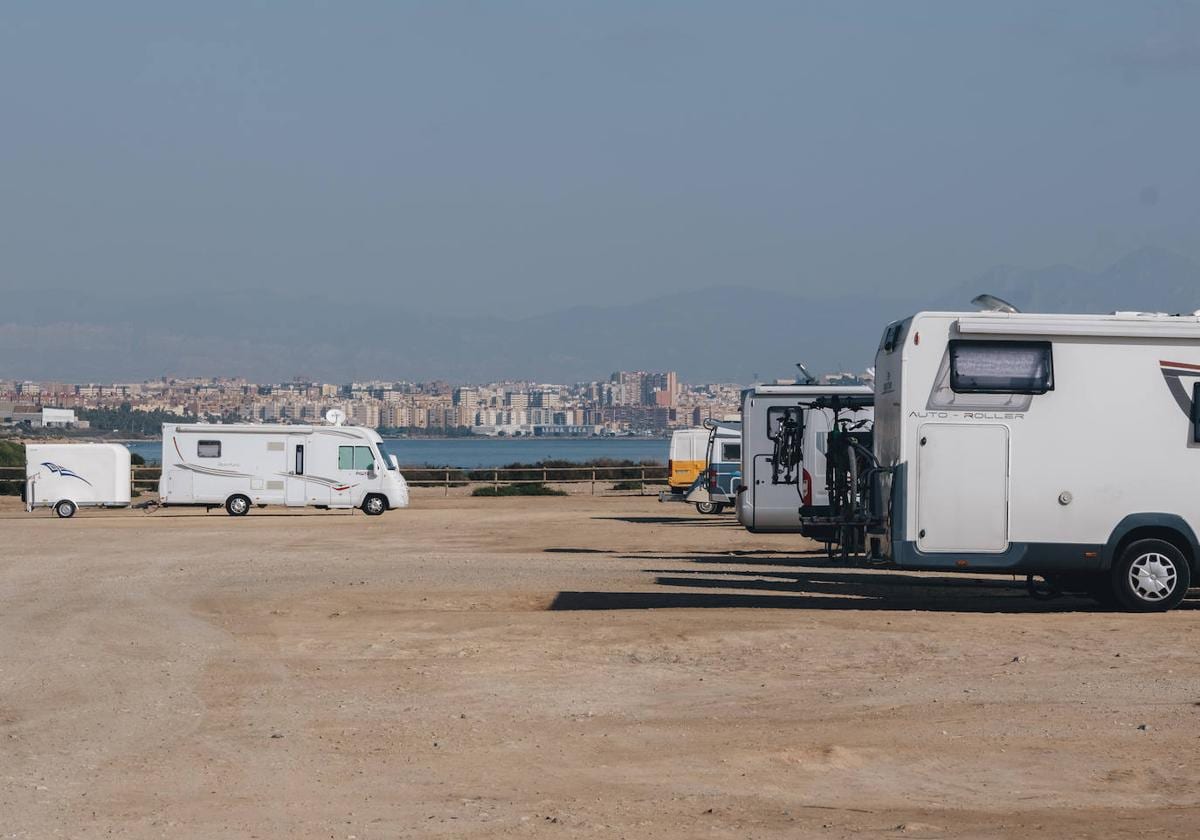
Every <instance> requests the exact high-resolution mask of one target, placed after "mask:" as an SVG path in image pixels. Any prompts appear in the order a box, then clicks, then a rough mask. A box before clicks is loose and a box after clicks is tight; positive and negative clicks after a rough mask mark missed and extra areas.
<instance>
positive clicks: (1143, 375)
mask: <svg viewBox="0 0 1200 840" xmlns="http://www.w3.org/2000/svg"><path fill="white" fill-rule="evenodd" d="M874 451H875V456H876V458H877V460H878V465H879V467H880V473H879V477H880V479H881V486H879V488H878V493H877V498H878V501H877V503H876V507H877V510H876V514H877V521H878V523H879V524H880V525H881V527H879V528H878V540H879V543H878V548H879V549H881V553H882V555H883V556H884V557H885V558H886V559H890V560H892V561H893V562H894V563H895V564H896V565H898V566H901V567H905V568H913V569H961V570H965V571H995V572H999V571H1003V572H1020V573H1023V574H1029V575H1039V576H1044V577H1045V579H1046V581H1047V582H1048V583H1049V585H1050V586H1051V587H1054V588H1057V589H1058V590H1061V591H1079V592H1088V593H1090V594H1092V595H1093V596H1095V597H1096V598H1098V599H1100V600H1102V601H1104V600H1110V601H1115V602H1117V603H1119V604H1120V605H1122V606H1124V607H1125V608H1127V609H1131V610H1144V611H1149V610H1165V609H1170V608H1171V607H1173V606H1175V605H1177V604H1178V603H1179V602H1180V600H1181V599H1182V598H1183V597H1184V595H1185V593H1186V590H1187V588H1188V586H1189V584H1190V582H1191V580H1192V578H1193V574H1194V569H1195V564H1196V562H1197V559H1198V558H1200V544H1198V543H1197V532H1198V531H1200V493H1197V480H1198V478H1200V317H1197V316H1195V315H1186V316H1168V315H1161V314H1145V313H1134V312H1118V313H1116V314H1113V315H1107V316H1102V315H1045V314H1025V313H1018V312H1013V311H1008V312H1005V311H987V312H921V313H918V314H917V315H914V316H912V317H911V318H906V319H904V320H902V321H896V322H895V323H893V324H890V325H889V326H888V327H887V329H886V330H885V332H884V334H883V338H882V341H881V342H880V345H879V351H878V355H877V357H876V383H875V439H874ZM1033 580H1034V579H1033V578H1032V577H1031V583H1032V581H1033Z"/></svg>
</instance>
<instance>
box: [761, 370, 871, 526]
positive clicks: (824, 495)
mask: <svg viewBox="0 0 1200 840" xmlns="http://www.w3.org/2000/svg"><path fill="white" fill-rule="evenodd" d="M873 402H874V391H873V390H872V388H871V387H870V386H869V385H799V384H796V385H755V386H754V387H753V388H747V389H746V390H744V391H742V489H741V491H740V492H739V493H738V497H737V515H738V521H739V522H740V523H741V524H742V525H743V526H744V527H745V528H746V529H747V530H748V531H752V532H754V533H799V534H804V535H805V536H809V537H812V538H813V539H819V540H821V541H824V542H829V541H830V539H829V538H828V537H829V535H828V534H827V533H825V531H824V530H821V529H820V527H819V526H815V525H814V526H811V527H809V528H806V527H805V522H804V520H805V518H809V519H813V518H817V517H827V516H828V515H829V512H830V510H829V482H828V481H827V478H826V474H825V444H826V441H827V439H828V437H829V432H830V431H831V430H832V429H833V424H834V419H835V417H841V418H849V419H851V420H853V421H854V422H855V424H858V423H860V422H861V423H863V424H864V426H863V428H869V427H870V424H871V421H872V420H873V419H874V414H875V413H874V410H873V409H872V407H871V406H872V403H873ZM825 530H828V529H825Z"/></svg>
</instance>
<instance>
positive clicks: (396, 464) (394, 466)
mask: <svg viewBox="0 0 1200 840" xmlns="http://www.w3.org/2000/svg"><path fill="white" fill-rule="evenodd" d="M388 460H389V461H391V462H392V469H394V470H399V469H400V462H399V461H397V460H396V456H395V455H388Z"/></svg>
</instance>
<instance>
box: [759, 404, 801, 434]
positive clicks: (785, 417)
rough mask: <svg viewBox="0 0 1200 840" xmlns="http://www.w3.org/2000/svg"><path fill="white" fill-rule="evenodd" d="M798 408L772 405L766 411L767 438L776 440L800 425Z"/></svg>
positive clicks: (799, 410)
mask: <svg viewBox="0 0 1200 840" xmlns="http://www.w3.org/2000/svg"><path fill="white" fill-rule="evenodd" d="M800 413H801V409H800V407H799V406H794V405H773V406H771V407H770V408H768V409H767V438H768V439H769V440H776V439H777V438H778V437H779V436H780V435H781V434H786V433H787V432H789V431H794V430H795V429H796V428H798V427H799V425H800Z"/></svg>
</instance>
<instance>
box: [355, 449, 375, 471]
mask: <svg viewBox="0 0 1200 840" xmlns="http://www.w3.org/2000/svg"><path fill="white" fill-rule="evenodd" d="M373 466H375V456H374V455H372V454H371V448H370V447H369V446H356V447H354V469H356V470H369V469H371V467H373Z"/></svg>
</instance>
